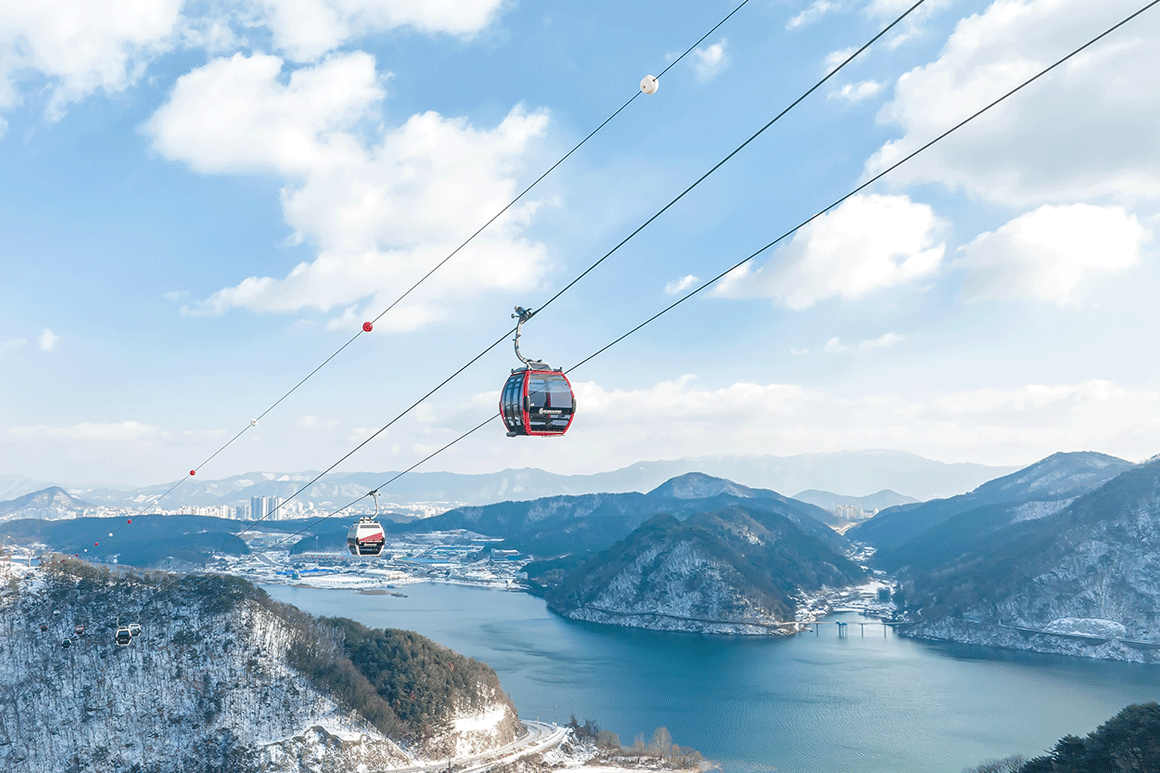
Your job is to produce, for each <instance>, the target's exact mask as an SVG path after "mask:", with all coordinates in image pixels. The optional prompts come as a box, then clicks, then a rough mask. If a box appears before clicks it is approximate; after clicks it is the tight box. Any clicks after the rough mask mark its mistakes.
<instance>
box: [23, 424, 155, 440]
mask: <svg viewBox="0 0 1160 773" xmlns="http://www.w3.org/2000/svg"><path fill="white" fill-rule="evenodd" d="M8 432H9V433H10V434H12V435H14V436H16V437H18V438H35V437H55V438H65V439H66V440H100V441H113V440H137V439H139V438H143V437H146V436H149V435H154V434H156V432H157V430H156V428H155V427H150V426H149V425H147V424H140V423H138V422H135V421H122V422H119V423H108V424H101V423H94V422H87V421H86V422H82V423H80V424H73V425H71V426H68V427H49V426H45V425H44V424H37V425H36V426H33V427H11V428H10V429H9V430H8Z"/></svg>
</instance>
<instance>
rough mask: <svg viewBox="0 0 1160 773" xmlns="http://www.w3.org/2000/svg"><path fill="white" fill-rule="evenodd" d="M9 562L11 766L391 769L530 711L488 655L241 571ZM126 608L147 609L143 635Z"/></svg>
mask: <svg viewBox="0 0 1160 773" xmlns="http://www.w3.org/2000/svg"><path fill="white" fill-rule="evenodd" d="M0 566H2V570H3V571H4V572H5V574H6V584H5V586H4V593H3V597H2V600H0V620H2V621H3V625H4V630H5V636H4V641H3V643H2V644H0V647H2V650H3V652H2V655H3V657H0V694H2V695H3V696H4V700H2V701H0V770H5V771H14V772H15V771H19V772H20V773H48V772H49V771H53V772H55V771H63V770H69V771H71V770H76V771H81V770H102V771H111V772H117V773H119V772H120V771H126V773H127V772H128V771H150V772H153V771H156V772H157V773H168V772H169V771H172V772H173V773H201V772H202V771H206V772H207V773H208V771H223V770H228V771H231V772H232V773H257V772H258V771H264V772H269V773H274V772H278V773H283V772H284V773H299V771H303V770H305V769H307V767H309V769H310V770H316V769H317V770H328V771H340V770H354V769H356V768H357V767H358V766H360V765H366V766H369V767H370V768H371V769H375V768H386V767H399V766H401V765H406V764H411V763H414V762H415V761H419V760H424V759H432V758H439V757H443V758H446V757H448V756H451V755H462V754H467V753H473V752H475V751H481V750H486V749H490V748H495V747H498V746H500V745H502V744H505V743H507V742H509V741H511V740H512V739H513V738H515V736H516V733H517V730H518V728H519V721H518V718H517V716H516V713H515V709H514V707H513V706H512V704H511V702H510V701H509V700H508V699H507V697H506V696H505V695H504V694H503V693H502V691H501V690H500V687H499V682H498V680H497V678H496V676H495V674H494V672H492V670H491V669H490V668H488V667H487V666H486V665H484V664H482V663H479V662H477V661H474V660H470V659H468V658H464V657H463V656H461V655H458V654H457V653H454V652H452V651H451V650H448V649H446V648H445V647H441V646H440V645H437V644H435V643H433V642H431V641H429V640H427V639H425V638H423V637H421V636H418V635H416V634H413V633H410V632H404V631H392V630H385V631H372V630H369V629H366V628H364V627H363V626H361V625H358V624H357V623H353V622H351V621H347V620H320V619H317V618H314V617H311V616H310V615H307V614H305V613H302V612H300V611H299V610H297V609H295V608H294V607H290V606H286V605H283V604H279V603H276V602H273V601H272V600H270V598H269V597H268V596H267V595H266V594H265V592H263V591H261V590H260V589H257V588H255V587H254V586H253V585H251V584H249V583H248V582H246V581H244V580H241V579H237V578H228V577H221V576H184V577H177V576H173V575H164V574H156V575H149V576H142V575H134V574H124V575H113V574H110V573H109V572H108V571H106V570H98V569H94V568H93V567H91V566H89V565H87V564H84V563H81V562H78V561H73V560H67V559H66V560H58V561H54V562H52V563H51V564H50V565H47V566H44V567H43V568H40V569H29V568H27V567H19V566H14V565H12V564H4V565H0ZM118 619H119V620H120V621H121V622H122V623H125V622H129V621H133V622H140V625H141V628H142V633H141V635H140V636H139V637H136V638H134V639H133V640H132V641H131V643H130V644H129V645H128V646H118V645H117V644H115V643H114V641H113V634H114V632H115V627H116V624H117V622H118ZM76 626H83V628H84V630H83V633H79V632H78V630H77V629H76ZM66 641H67V642H68V645H67V646H66V645H65V642H66ZM309 760H314V761H315V762H314V763H311V765H313V766H307V765H306V762H307V761H309ZM318 760H321V761H322V763H325V764H324V765H322V763H318ZM320 765H321V767H320Z"/></svg>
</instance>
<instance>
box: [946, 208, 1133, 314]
mask: <svg viewBox="0 0 1160 773" xmlns="http://www.w3.org/2000/svg"><path fill="white" fill-rule="evenodd" d="M1148 237H1149V233H1148V231H1147V230H1146V229H1145V228H1144V227H1143V226H1142V225H1140V223H1139V221H1138V220H1137V219H1136V218H1135V217H1134V216H1131V215H1128V214H1127V213H1126V212H1125V211H1124V210H1123V209H1122V208H1120V207H1094V206H1091V205H1089V204H1073V205H1071V206H1059V207H1054V206H1050V205H1044V206H1042V207H1040V208H1038V209H1036V210H1034V211H1032V212H1028V213H1026V214H1023V215H1020V216H1019V217H1017V218H1015V219H1014V220H1012V221H1010V222H1009V223H1007V224H1006V225H1004V226H1002V227H1001V228H999V229H998V230H996V231H993V232H988V233H984V234H980V235H979V236H978V237H976V238H975V240H974V241H972V242H971V243H970V244H968V245H967V246H966V247H964V248H963V253H964V257H963V258H962V259H960V260H958V261H956V262H955V265H956V266H961V267H963V268H964V269H966V270H967V272H968V275H967V279H966V282H965V284H964V291H965V293H966V295H967V297H968V298H969V299H972V300H977V299H985V298H1025V297H1030V298H1035V299H1037V300H1042V301H1047V302H1049V303H1055V304H1057V305H1059V306H1069V305H1076V303H1077V302H1078V299H1079V298H1080V297H1081V296H1082V295H1083V294H1084V292H1085V291H1086V290H1087V289H1088V286H1089V285H1090V284H1091V283H1092V282H1093V281H1094V280H1096V279H1098V278H1100V277H1102V276H1107V275H1110V274H1117V273H1122V272H1123V271H1126V270H1127V269H1129V268H1131V267H1132V266H1134V265H1136V264H1137V263H1139V262H1140V259H1141V249H1142V248H1143V245H1144V242H1145V241H1146V240H1147V239H1148Z"/></svg>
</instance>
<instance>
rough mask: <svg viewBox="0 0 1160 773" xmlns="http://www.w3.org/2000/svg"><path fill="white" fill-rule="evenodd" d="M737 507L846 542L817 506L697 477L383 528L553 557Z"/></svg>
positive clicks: (838, 545)
mask: <svg viewBox="0 0 1160 773" xmlns="http://www.w3.org/2000/svg"><path fill="white" fill-rule="evenodd" d="M698 495H702V496H698ZM739 504H740V505H744V506H746V507H749V508H753V509H761V510H765V511H769V512H773V513H776V514H778V515H780V516H782V517H785V518H788V519H789V520H791V521H793V522H794V523H795V524H797V526H798V528H800V529H802V530H804V531H806V532H807V533H810V534H812V535H813V536H814V537H815V538H816V539H819V540H821V541H822V542H825V543H826V544H829V545H831V546H834V547H835V548H836V549H840V548H842V547H844V546H845V545H846V544H847V543H846V540H845V539H844V538H842V537H841V536H840V535H838V534H837V533H836V532H834V531H833V529H831V528H830V525H836V524H837V523H838V521H837V519H836V518H835V517H834V515H833V514H832V513H829V512H827V511H825V510H822V509H821V508H820V507H815V506H814V505H810V504H806V503H804V502H798V501H797V500H794V499H790V498H789V497H784V496H782V495H781V494H778V493H776V492H774V491H765V490H760V489H750V488H748V487H745V486H738V485H737V484H735V483H733V482H732V481H728V480H724V479H721V478H713V477H711V476H708V475H704V474H702V473H688V474H685V475H679V476H677V477H676V478H673V479H672V480H669V481H667V482H665V483H663V484H661V485H660V486H658V487H657V488H655V489H653V490H652V491H650V492H649V493H648V494H639V493H635V492H630V493H624V494H584V495H579V496H555V497H544V498H542V499H536V500H532V501H512V502H500V503H497V504H493V505H482V506H479V507H461V508H456V509H454V510H451V511H449V512H446V513H443V514H442V515H437V516H434V517H432V518H426V519H423V520H421V521H413V522H411V523H407V524H400V525H397V526H391V527H389V530H390V531H391V532H415V531H437V530H438V531H443V530H449V529H469V530H471V531H475V532H478V533H480V534H485V535H487V536H491V537H501V538H503V539H504V540H506V541H507V544H509V545H510V546H512V547H516V548H518V549H519V550H522V551H524V552H527V553H532V554H534V555H537V556H552V555H560V554H571V553H583V552H588V551H597V550H603V549H605V548H607V547H609V546H611V545H612V544H613V543H615V542H616V541H617V540H619V539H621V538H623V537H626V536H627V535H628V534H629V533H630V532H632V530H633V529H635V528H637V527H638V526H640V525H641V524H642V523H644V522H645V521H646V520H648V519H649V518H651V517H652V516H654V515H657V514H661V513H665V514H668V515H672V516H674V517H676V518H678V519H684V518H687V517H689V516H691V515H694V514H696V513H701V512H707V511H712V510H720V509H723V508H727V507H730V506H733V505H739Z"/></svg>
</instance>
